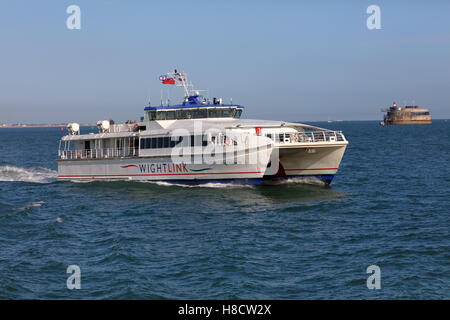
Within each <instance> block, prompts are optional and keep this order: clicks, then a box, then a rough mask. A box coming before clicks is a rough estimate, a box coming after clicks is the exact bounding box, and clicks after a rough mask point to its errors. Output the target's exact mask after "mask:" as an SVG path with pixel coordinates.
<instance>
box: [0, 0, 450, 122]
mask: <svg viewBox="0 0 450 320" xmlns="http://www.w3.org/2000/svg"><path fill="white" fill-rule="evenodd" d="M71 4H76V5H78V6H80V8H81V30H68V29H67V28H66V19H67V17H68V14H67V13H66V8H67V7H68V6H69V5H71ZM372 4H376V5H379V6H380V8H381V26H382V29H381V30H368V29H367V27H366V19H367V17H368V14H367V13H366V9H367V7H368V6H369V5H372ZM0 61H1V69H0V123H2V122H7V123H8V122H19V121H20V122H73V121H76V122H96V121H97V120H99V119H104V118H109V117H112V118H113V119H115V120H127V119H138V118H139V117H140V116H141V115H142V113H143V108H144V106H145V105H146V104H147V102H148V100H149V99H150V101H151V102H152V103H153V104H159V102H160V95H161V85H160V83H159V81H158V77H159V75H160V74H163V73H165V72H168V71H171V70H172V69H173V68H177V69H179V70H184V71H186V72H187V73H188V74H189V76H190V79H191V80H192V81H193V82H194V84H195V86H196V87H197V88H199V89H208V90H209V92H210V95H211V96H219V97H223V98H224V99H225V101H229V99H230V98H233V102H234V103H239V104H242V105H245V106H246V107H247V110H246V112H245V116H246V117H247V118H261V119H280V120H289V121H313V120H328V119H330V120H331V119H334V120H338V119H341V120H367V119H381V117H382V114H381V113H380V108H381V107H383V106H386V105H389V104H390V103H391V102H392V101H394V100H395V101H397V103H399V104H400V105H402V104H403V103H404V102H407V103H408V104H411V103H412V101H415V102H416V104H419V105H421V106H424V107H430V108H431V110H432V115H433V116H434V118H450V1H445V0H442V1H439V0H435V1H432V2H431V1H406V0H405V1H396V0H391V1H365V0H355V1H275V0H273V1H267V0H266V1H264V0H263V1H261V0H260V1H256V0H255V1H243V0H241V1H235V0H231V1H230V0H227V1H213V0H209V1H195V0H189V1H186V0H185V1H177V0H172V1H119V0H108V1H106V0H105V1H100V0H97V1H94V0H90V1H86V0H71V1H61V0H59V1H58V0H53V1H50V0H42V1H33V2H31V1H21V0H14V1H12V0H0ZM166 87H167V86H166ZM165 90H166V89H165ZM170 96H171V100H172V101H173V102H175V101H176V100H177V98H180V97H181V91H179V89H177V88H171V89H170Z"/></svg>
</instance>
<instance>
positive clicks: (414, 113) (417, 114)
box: [412, 111, 430, 116]
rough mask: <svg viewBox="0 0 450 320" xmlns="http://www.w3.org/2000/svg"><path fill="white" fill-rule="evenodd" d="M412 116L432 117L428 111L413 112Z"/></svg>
mask: <svg viewBox="0 0 450 320" xmlns="http://www.w3.org/2000/svg"><path fill="white" fill-rule="evenodd" d="M412 114H413V115H415V116H428V115H430V112H428V111H423V112H413V113H412Z"/></svg>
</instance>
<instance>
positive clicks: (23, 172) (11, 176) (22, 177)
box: [0, 166, 57, 183]
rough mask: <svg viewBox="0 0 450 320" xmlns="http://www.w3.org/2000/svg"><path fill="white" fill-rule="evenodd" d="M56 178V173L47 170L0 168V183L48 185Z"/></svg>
mask: <svg viewBox="0 0 450 320" xmlns="http://www.w3.org/2000/svg"><path fill="white" fill-rule="evenodd" d="M56 176H57V172H56V171H54V170H50V169H47V168H39V167H38V168H19V167H14V166H0V181H20V182H35V183H50V182H52V181H54V180H55V179H56Z"/></svg>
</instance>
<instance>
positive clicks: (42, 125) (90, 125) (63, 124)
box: [0, 123, 97, 129]
mask: <svg viewBox="0 0 450 320" xmlns="http://www.w3.org/2000/svg"><path fill="white" fill-rule="evenodd" d="M66 126H67V123H59V124H51V123H46V124H28V123H21V124H6V123H4V124H0V129H1V128H6V129H11V128H60V127H61V128H65V127H66ZM95 126H97V125H96V124H89V123H88V124H80V127H95Z"/></svg>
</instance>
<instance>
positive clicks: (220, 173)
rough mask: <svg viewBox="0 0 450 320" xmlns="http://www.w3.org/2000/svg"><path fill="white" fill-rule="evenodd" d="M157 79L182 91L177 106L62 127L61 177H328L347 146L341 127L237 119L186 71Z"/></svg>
mask: <svg viewBox="0 0 450 320" xmlns="http://www.w3.org/2000/svg"><path fill="white" fill-rule="evenodd" d="M160 81H161V82H162V84H167V85H175V86H178V87H182V88H183V89H184V100H183V102H182V103H181V104H178V105H169V104H167V105H163V104H162V103H161V106H157V107H155V106H150V105H149V106H147V107H146V108H145V109H144V110H145V112H144V116H143V117H141V119H140V121H127V122H125V123H114V122H113V121H111V120H103V121H99V122H98V123H97V127H98V133H89V134H81V133H80V126H79V125H78V124H77V123H70V124H68V125H67V129H68V134H67V135H65V136H63V137H62V138H61V140H60V143H59V152H58V156H59V159H58V160H57V163H58V179H59V180H71V181H75V180H81V181H86V180H88V181H92V180H132V181H133V180H139V181H165V182H169V183H176V184H179V183H184V184H200V183H209V182H215V183H217V182H218V183H229V182H231V183H245V184H265V183H271V182H276V181H280V180H285V179H308V180H310V179H313V180H319V181H323V182H325V183H326V184H329V183H331V181H332V179H333V177H334V175H335V174H336V172H337V171H338V168H339V164H340V162H341V159H342V157H343V155H344V152H345V149H346V147H347V144H348V142H347V140H346V138H345V137H344V135H343V133H342V132H341V131H331V130H327V129H323V128H319V127H315V126H310V125H306V124H301V123H290V122H284V121H266V120H244V119H241V115H242V112H243V110H244V107H243V106H241V105H238V104H233V103H230V104H225V103H223V100H222V99H221V98H213V99H212V100H210V99H207V98H205V97H204V96H203V95H201V94H200V91H198V90H194V89H193V86H192V83H190V82H189V81H188V79H187V75H186V74H185V73H184V72H178V71H177V70H175V71H174V72H170V73H167V74H166V75H163V76H161V77H160Z"/></svg>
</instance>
